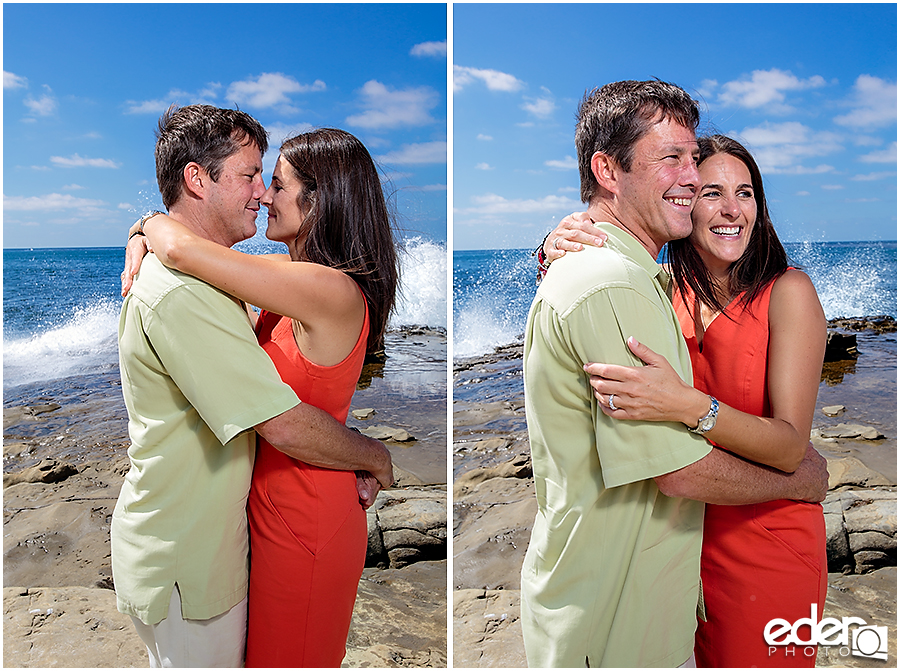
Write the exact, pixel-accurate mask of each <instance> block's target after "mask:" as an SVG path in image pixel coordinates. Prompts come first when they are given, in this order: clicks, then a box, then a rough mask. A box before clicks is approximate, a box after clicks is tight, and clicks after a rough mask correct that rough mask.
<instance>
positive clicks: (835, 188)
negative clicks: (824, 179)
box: [822, 184, 844, 191]
mask: <svg viewBox="0 0 900 671" xmlns="http://www.w3.org/2000/svg"><path fill="white" fill-rule="evenodd" d="M822 188H823V189H824V190H825V191H840V190H841V189H843V188H844V185H843V184H823V185H822Z"/></svg>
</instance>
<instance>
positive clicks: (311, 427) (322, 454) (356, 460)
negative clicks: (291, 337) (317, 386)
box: [256, 403, 393, 487]
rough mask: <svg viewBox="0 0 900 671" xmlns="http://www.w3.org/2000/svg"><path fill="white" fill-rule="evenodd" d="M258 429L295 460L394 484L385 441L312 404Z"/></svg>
mask: <svg viewBox="0 0 900 671" xmlns="http://www.w3.org/2000/svg"><path fill="white" fill-rule="evenodd" d="M256 431H257V432H258V433H259V435H261V436H262V437H263V438H265V439H266V440H267V441H268V442H269V443H270V444H271V445H272V446H273V447H275V448H276V449H278V450H280V451H282V452H284V453H285V454H286V455H288V456H289V457H293V458H294V459H299V460H300V461H304V462H306V463H308V464H312V465H313V466H320V467H322V468H333V469H337V470H342V471H369V472H370V473H371V474H372V475H374V476H375V477H376V478H377V479H378V481H379V482H380V483H381V484H382V486H383V487H389V486H391V484H393V468H392V465H391V454H390V452H388V450H387V448H386V447H385V446H384V445H383V444H382V443H380V442H379V441H377V440H374V439H373V438H368V437H367V436H364V435H362V434H360V433H357V432H356V431H352V430H350V429H348V428H347V427H346V426H344V425H343V424H341V423H340V422H338V421H336V420H335V419H334V418H333V417H332V416H331V415H329V414H328V413H327V412H325V411H324V410H320V409H319V408H316V407H314V406H312V405H309V404H308V403H300V404H299V405H297V406H295V407H293V408H291V409H290V410H288V411H287V412H285V413H282V414H281V415H278V416H277V417H273V418H272V419H270V420H268V421H265V422H263V423H261V424H259V425H257V426H256Z"/></svg>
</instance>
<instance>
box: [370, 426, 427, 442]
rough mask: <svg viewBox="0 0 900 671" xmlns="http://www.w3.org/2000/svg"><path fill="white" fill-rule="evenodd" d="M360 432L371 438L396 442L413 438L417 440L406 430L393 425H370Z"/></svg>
mask: <svg viewBox="0 0 900 671" xmlns="http://www.w3.org/2000/svg"><path fill="white" fill-rule="evenodd" d="M360 433H362V434H363V435H365V436H368V437H369V438H374V439H375V440H389V441H391V442H394V443H407V442H409V441H411V440H415V438H413V436H411V435H410V434H409V433H408V432H407V431H406V430H404V429H398V428H395V427H391V426H383V425H376V426H369V427H366V428H365V429H361V430H360Z"/></svg>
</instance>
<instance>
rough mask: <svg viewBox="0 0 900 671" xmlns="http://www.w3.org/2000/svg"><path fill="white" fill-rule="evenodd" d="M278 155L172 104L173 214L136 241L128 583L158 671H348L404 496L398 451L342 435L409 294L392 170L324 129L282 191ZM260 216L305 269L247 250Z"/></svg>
mask: <svg viewBox="0 0 900 671" xmlns="http://www.w3.org/2000/svg"><path fill="white" fill-rule="evenodd" d="M267 148H268V141H267V136H266V131H265V130H264V129H263V127H262V126H261V125H260V124H259V122H258V121H256V120H255V119H253V118H252V117H251V116H249V115H247V114H245V113H244V112H240V111H236V110H226V109H219V108H216V107H212V106H208V105H191V106H186V107H182V108H175V107H173V108H170V109H169V111H168V112H167V113H166V114H165V115H163V117H162V118H161V120H160V123H159V130H158V133H157V143H156V171H157V180H158V182H159V188H160V192H161V194H162V198H163V204H164V205H165V207H166V209H167V210H168V214H164V213H160V212H155V213H149V214H148V215H146V216H144V217H143V218H142V219H141V220H140V221H139V222H138V223H136V224H135V225H134V226H133V227H132V229H131V231H130V236H129V242H128V247H127V253H126V269H125V272H124V273H123V274H122V281H123V295H126V298H125V301H124V303H123V307H122V313H121V317H120V321H119V356H120V369H121V375H122V391H123V395H124V397H125V403H126V407H127V409H128V416H129V423H128V429H129V435H130V438H131V446H130V447H129V450H128V455H129V459H130V464H131V467H130V470H129V471H128V473H127V474H126V476H125V482H124V484H123V486H122V490H121V493H120V495H119V500H118V502H117V504H116V508H115V511H114V514H113V520H112V528H111V537H112V568H113V579H114V581H115V587H116V597H117V602H118V607H119V610H121V611H122V612H124V613H127V614H129V615H130V616H131V617H132V620H133V621H134V624H135V627H136V628H137V631H138V633H139V635H140V636H141V639H142V640H143V641H144V643H145V644H146V646H147V650H148V654H149V657H150V665H151V666H152V667H173V666H174V667H240V666H243V665H244V663H245V644H246V665H247V666H263V667H272V666H280V667H284V666H315V667H323V666H330V667H336V666H339V665H340V663H341V660H342V659H343V656H344V652H345V645H346V639H347V633H348V630H349V626H350V618H351V615H352V612H353V604H354V600H355V598H356V590H357V585H358V582H359V578H360V575H361V573H362V569H363V565H364V563H365V555H366V545H367V533H366V515H365V508H366V507H367V506H369V505H371V504H372V503H373V502H374V500H375V496H376V494H377V493H378V491H379V489H380V488H382V487H390V486H391V485H392V483H393V469H392V465H391V457H390V453H389V452H388V450H387V449H386V448H385V446H384V445H382V444H381V443H380V442H378V441H376V440H372V439H369V438H367V437H365V436H363V435H361V434H359V433H358V432H354V431H351V430H349V429H347V427H346V426H345V425H344V422H345V420H346V418H347V414H348V412H349V409H350V401H351V398H352V396H353V392H354V391H355V389H356V382H357V380H358V378H359V375H360V372H361V369H362V366H363V361H364V359H365V357H366V354H367V353H368V352H372V351H377V350H380V349H381V348H382V347H383V338H384V332H385V327H386V323H387V318H388V314H389V313H390V311H391V308H392V306H393V302H394V295H395V291H396V288H397V282H398V271H397V257H396V251H395V247H394V240H393V234H392V227H391V221H390V217H389V216H388V211H387V207H386V204H385V201H384V196H383V194H382V190H381V184H380V181H379V178H378V173H377V171H376V168H375V166H374V163H373V162H372V159H371V157H370V156H369V153H368V152H367V150H366V149H365V147H364V146H363V145H362V144H361V143H360V142H359V140H357V139H356V138H355V137H353V136H352V135H350V134H349V133H346V132H343V131H339V130H334V129H323V130H317V131H312V132H309V133H304V134H302V135H298V136H296V137H293V138H289V139H288V140H286V141H285V142H284V144H283V145H282V147H281V154H280V156H279V158H278V162H277V164H276V167H275V170H274V174H273V176H272V181H271V184H270V186H269V187H268V188H266V187H265V185H264V183H263V177H262V169H263V168H262V157H263V154H265V152H266V150H267ZM260 204H263V205H264V206H266V207H267V208H268V215H269V224H268V230H267V236H268V237H269V238H270V239H272V240H276V241H279V242H283V243H285V244H286V245H287V248H288V252H289V254H288V255H284V256H269V257H262V256H252V255H247V254H242V253H240V252H238V251H236V250H232V249H231V246H232V245H234V244H235V243H237V242H239V241H241V240H244V239H247V238H249V237H251V236H252V235H253V234H254V233H255V232H256V224H255V221H256V217H257V214H258V212H259V207H260ZM148 250H152V252H153V253H152V254H147V255H146V256H144V255H145V254H146V253H147V251H148ZM248 306H257V307H259V308H261V310H262V311H261V313H260V314H258V315H257V313H256V312H255V311H254V310H253V309H252V308H250V307H248ZM257 440H258V445H257ZM254 462H255V463H254ZM248 519H249V534H248ZM248 604H249V606H248ZM248 608H249V613H248Z"/></svg>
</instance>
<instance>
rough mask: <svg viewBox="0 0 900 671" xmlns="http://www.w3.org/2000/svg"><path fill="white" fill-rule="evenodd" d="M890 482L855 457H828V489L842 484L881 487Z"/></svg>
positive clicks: (842, 485)
mask: <svg viewBox="0 0 900 671" xmlns="http://www.w3.org/2000/svg"><path fill="white" fill-rule="evenodd" d="M891 484H892V483H891V481H890V480H888V479H887V478H886V477H885V476H883V475H882V474H881V473H878V472H877V471H873V470H872V469H871V468H869V467H868V466H866V465H865V464H863V463H862V462H861V461H860V460H859V459H857V458H856V457H840V458H828V488H829V489H837V488H838V487H844V486H850V487H881V486H889V485H891Z"/></svg>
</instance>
